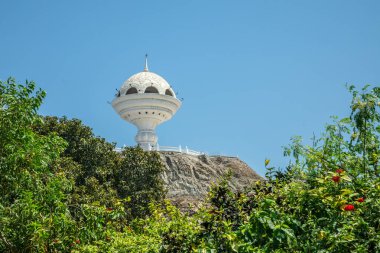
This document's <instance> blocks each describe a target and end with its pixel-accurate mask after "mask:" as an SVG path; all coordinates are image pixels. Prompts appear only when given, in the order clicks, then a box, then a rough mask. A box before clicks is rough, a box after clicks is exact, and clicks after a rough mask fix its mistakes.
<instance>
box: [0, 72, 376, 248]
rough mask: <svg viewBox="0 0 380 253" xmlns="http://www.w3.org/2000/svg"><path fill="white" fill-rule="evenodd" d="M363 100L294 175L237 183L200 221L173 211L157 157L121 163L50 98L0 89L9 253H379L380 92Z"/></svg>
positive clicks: (126, 153)
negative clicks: (51, 113) (50, 106)
mask: <svg viewBox="0 0 380 253" xmlns="http://www.w3.org/2000/svg"><path fill="white" fill-rule="evenodd" d="M349 91H350V92H351V93H352V95H353V99H352V102H351V109H352V113H351V115H350V117H347V118H344V119H340V120H339V119H338V118H333V123H332V124H329V125H327V126H326V131H325V133H324V134H323V135H322V137H321V138H319V139H317V138H315V137H314V138H313V143H312V145H310V146H306V145H303V144H302V140H301V138H300V137H294V138H293V139H292V143H291V144H290V146H289V147H286V148H285V149H284V154H285V155H287V156H291V157H293V159H292V161H291V162H290V163H289V165H288V166H287V167H286V168H285V170H276V169H275V168H273V167H268V166H269V164H270V161H269V160H266V161H265V166H266V167H267V172H268V173H267V175H266V177H267V180H265V181H263V182H260V181H259V182H256V183H254V184H253V185H252V186H251V187H249V188H247V189H246V190H245V191H242V192H234V191H232V190H231V188H230V187H229V185H228V180H229V178H228V175H227V176H226V177H225V178H223V179H222V180H221V181H220V182H219V183H218V184H215V185H213V186H212V187H211V189H210V192H209V195H208V197H207V199H206V201H205V204H204V205H203V206H202V207H201V208H200V209H199V210H197V211H196V212H195V213H194V214H192V215H190V214H186V213H181V212H180V211H179V210H178V209H177V208H176V207H174V206H172V205H171V204H170V203H169V202H163V201H162V200H163V197H164V194H165V191H164V187H163V182H162V179H161V177H160V174H161V173H162V170H163V165H162V162H161V159H160V156H159V154H157V153H154V152H144V151H143V150H141V149H140V148H126V149H125V150H123V152H122V153H116V152H114V147H115V145H114V144H111V143H107V142H106V141H105V140H104V139H102V138H99V137H96V136H94V134H93V133H92V130H91V129H90V128H88V127H86V126H84V125H83V124H82V123H81V122H80V121H79V120H75V119H74V120H69V119H66V118H56V117H44V118H42V117H40V116H38V115H37V109H38V107H39V106H40V104H41V103H42V100H43V97H44V93H43V92H42V91H40V90H38V91H35V85H34V83H32V82H27V83H26V84H25V85H18V84H16V83H15V81H14V80H13V79H9V80H8V81H6V82H0V173H1V174H0V175H1V177H0V252H380V243H379V242H380V177H379V155H380V136H379V134H380V124H379V123H380V114H379V105H380V89H379V88H374V89H373V90H368V87H365V88H364V89H363V90H362V91H361V92H358V91H356V90H355V88H354V87H349Z"/></svg>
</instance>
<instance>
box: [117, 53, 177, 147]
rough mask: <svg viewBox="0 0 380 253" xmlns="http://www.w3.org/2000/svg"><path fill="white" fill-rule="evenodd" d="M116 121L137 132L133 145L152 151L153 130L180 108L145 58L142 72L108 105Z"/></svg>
mask: <svg viewBox="0 0 380 253" xmlns="http://www.w3.org/2000/svg"><path fill="white" fill-rule="evenodd" d="M112 107H113V108H114V109H115V111H116V112H117V113H118V114H119V115H120V117H121V118H122V119H124V120H126V121H128V122H130V123H132V124H134V125H135V126H136V127H137V128H138V133H137V135H136V137H135V140H136V142H137V143H138V145H139V146H141V147H142V148H143V149H144V150H151V149H152V148H153V149H154V148H156V145H157V140H158V138H157V136H156V133H155V128H156V126H158V125H159V124H161V123H162V122H165V121H167V120H169V119H171V118H172V116H173V115H174V114H175V113H176V112H177V110H178V109H179V108H180V107H181V101H179V100H178V99H177V98H176V96H175V93H174V91H173V89H172V88H171V87H170V85H169V84H168V82H167V81H166V80H165V79H164V78H162V77H161V76H159V75H157V74H155V73H152V72H150V71H149V70H148V63H147V59H146V58H145V68H144V71H142V72H139V73H137V74H135V75H133V76H131V77H130V78H128V80H127V81H125V82H124V83H123V84H122V86H121V87H120V90H119V91H118V93H117V94H116V97H115V99H114V100H113V101H112Z"/></svg>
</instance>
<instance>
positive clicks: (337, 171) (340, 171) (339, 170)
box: [335, 169, 344, 174]
mask: <svg viewBox="0 0 380 253" xmlns="http://www.w3.org/2000/svg"><path fill="white" fill-rule="evenodd" d="M343 171H344V170H343V169H337V170H336V171H335V172H336V173H339V174H340V173H343Z"/></svg>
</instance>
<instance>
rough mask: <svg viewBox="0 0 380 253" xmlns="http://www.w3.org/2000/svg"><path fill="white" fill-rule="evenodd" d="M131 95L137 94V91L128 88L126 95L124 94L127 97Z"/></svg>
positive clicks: (133, 88)
mask: <svg viewBox="0 0 380 253" xmlns="http://www.w3.org/2000/svg"><path fill="white" fill-rule="evenodd" d="M133 93H137V89H136V88H135V87H132V88H129V89H128V90H127V93H125V95H129V94H133Z"/></svg>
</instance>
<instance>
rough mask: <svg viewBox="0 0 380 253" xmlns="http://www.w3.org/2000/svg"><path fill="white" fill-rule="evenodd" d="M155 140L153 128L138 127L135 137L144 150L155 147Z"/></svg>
mask: <svg viewBox="0 0 380 253" xmlns="http://www.w3.org/2000/svg"><path fill="white" fill-rule="evenodd" d="M157 140H158V138H157V135H156V133H155V131H154V129H139V131H138V132H137V135H136V137H135V141H136V142H137V144H138V145H139V146H140V147H141V148H142V149H143V150H145V151H148V150H152V149H156V146H157Z"/></svg>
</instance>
